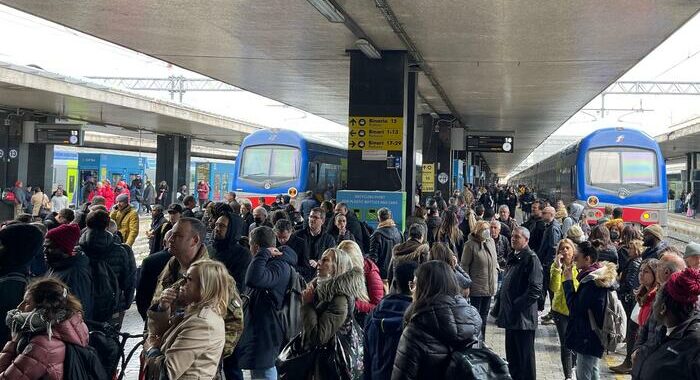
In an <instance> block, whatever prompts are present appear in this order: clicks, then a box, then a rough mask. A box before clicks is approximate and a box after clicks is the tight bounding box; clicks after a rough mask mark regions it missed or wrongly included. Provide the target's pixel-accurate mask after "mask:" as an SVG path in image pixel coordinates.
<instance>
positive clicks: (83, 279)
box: [47, 252, 93, 320]
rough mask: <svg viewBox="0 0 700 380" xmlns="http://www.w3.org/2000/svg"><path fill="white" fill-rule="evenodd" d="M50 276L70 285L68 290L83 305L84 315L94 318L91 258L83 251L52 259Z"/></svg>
mask: <svg viewBox="0 0 700 380" xmlns="http://www.w3.org/2000/svg"><path fill="white" fill-rule="evenodd" d="M48 264H49V271H48V272H47V275H48V276H51V277H56V278H58V279H59V280H61V281H63V283H65V284H66V285H67V286H68V290H70V292H71V293H72V294H73V295H74V296H76V297H77V298H78V300H80V303H81V304H82V305H83V317H84V318H85V319H86V320H91V319H92V305H93V302H92V272H91V270H90V259H89V258H88V257H87V256H86V255H85V254H84V253H83V252H80V254H76V255H73V256H68V257H64V258H62V259H60V260H57V261H50V262H49V263H48Z"/></svg>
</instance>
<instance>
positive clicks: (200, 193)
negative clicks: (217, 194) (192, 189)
mask: <svg viewBox="0 0 700 380" xmlns="http://www.w3.org/2000/svg"><path fill="white" fill-rule="evenodd" d="M197 199H199V207H202V206H204V204H205V203H206V202H207V200H209V184H208V183H207V181H199V183H198V184H197Z"/></svg>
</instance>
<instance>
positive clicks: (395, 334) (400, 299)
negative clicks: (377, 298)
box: [363, 294, 413, 380]
mask: <svg viewBox="0 0 700 380" xmlns="http://www.w3.org/2000/svg"><path fill="white" fill-rule="evenodd" d="M411 302H413V299H412V298H411V296H410V295H408V294H390V295H388V296H386V297H385V298H384V299H383V300H382V302H380V303H379V305H377V307H376V308H375V309H374V310H373V311H372V313H371V314H370V315H369V316H368V318H367V322H366V324H365V336H364V349H365V352H364V357H363V360H364V379H365V380H388V379H391V372H392V370H393V368H394V359H395V358H396V350H397V349H398V347H399V339H401V333H402V332H403V315H404V313H405V312H406V309H407V308H408V306H410V305H411Z"/></svg>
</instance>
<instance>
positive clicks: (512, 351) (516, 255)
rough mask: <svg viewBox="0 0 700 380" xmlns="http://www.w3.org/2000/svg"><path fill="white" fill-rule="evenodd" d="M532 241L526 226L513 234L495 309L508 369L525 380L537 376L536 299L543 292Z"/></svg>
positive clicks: (538, 265) (540, 274) (540, 268)
mask: <svg viewBox="0 0 700 380" xmlns="http://www.w3.org/2000/svg"><path fill="white" fill-rule="evenodd" d="M529 240H530V231H528V229H527V228H525V227H516V228H515V230H514V231H513V233H512V236H511V244H512V246H513V251H514V252H513V254H512V255H511V256H510V258H509V259H508V264H507V265H506V267H507V269H506V273H505V275H504V276H503V284H502V286H501V289H500V291H499V293H498V294H496V304H495V305H494V308H493V311H492V314H493V315H494V316H496V324H497V325H498V327H500V328H504V329H506V342H505V343H506V359H507V360H508V370H509V371H510V374H511V376H512V377H513V379H523V380H529V379H533V380H534V379H535V378H536V365H535V330H537V300H538V299H539V298H540V295H541V294H542V264H541V263H540V260H539V258H538V257H537V254H535V252H534V251H533V250H532V249H530V247H528V241H529Z"/></svg>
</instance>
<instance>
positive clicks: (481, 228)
mask: <svg viewBox="0 0 700 380" xmlns="http://www.w3.org/2000/svg"><path fill="white" fill-rule="evenodd" d="M490 227H491V226H490V223H489V222H486V221H483V220H482V221H479V223H477V224H476V226H475V228H474V231H472V233H471V234H469V240H468V241H467V242H466V243H465V244H464V253H462V260H461V262H460V264H461V266H462V269H464V271H465V272H466V273H467V274H468V275H469V277H470V278H471V279H472V284H471V289H470V291H469V293H470V294H469V300H470V301H471V304H472V306H474V307H476V309H477V310H479V315H480V316H481V320H482V325H481V335H480V338H481V341H482V342H483V341H484V339H485V336H486V318H487V317H488V312H489V308H490V306H491V297H493V296H494V295H495V294H496V290H497V289H498V257H497V254H496V244H495V243H494V241H493V239H492V238H491V231H490Z"/></svg>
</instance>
